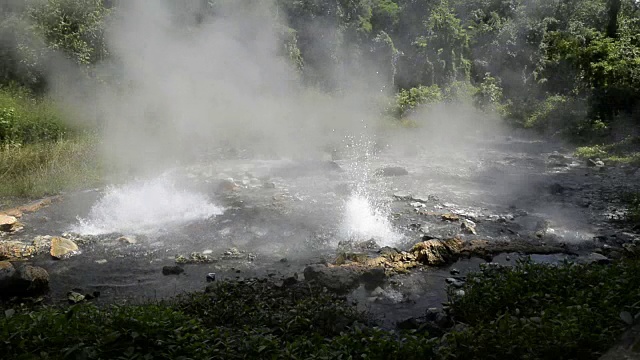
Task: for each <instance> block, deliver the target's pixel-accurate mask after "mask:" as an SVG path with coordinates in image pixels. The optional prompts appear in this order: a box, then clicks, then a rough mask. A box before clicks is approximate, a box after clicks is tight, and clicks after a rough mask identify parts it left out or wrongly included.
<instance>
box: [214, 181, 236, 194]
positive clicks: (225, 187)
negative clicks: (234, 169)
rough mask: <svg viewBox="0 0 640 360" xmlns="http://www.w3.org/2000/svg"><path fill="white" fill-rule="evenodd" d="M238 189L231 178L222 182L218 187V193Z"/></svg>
mask: <svg viewBox="0 0 640 360" xmlns="http://www.w3.org/2000/svg"><path fill="white" fill-rule="evenodd" d="M238 189H240V185H238V184H236V183H235V181H234V180H233V179H232V178H229V179H226V180H222V181H221V182H220V185H218V192H231V191H236V190H238Z"/></svg>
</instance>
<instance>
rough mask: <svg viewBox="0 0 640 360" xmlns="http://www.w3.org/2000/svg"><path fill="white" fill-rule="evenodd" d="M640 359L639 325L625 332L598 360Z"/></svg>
mask: <svg viewBox="0 0 640 360" xmlns="http://www.w3.org/2000/svg"><path fill="white" fill-rule="evenodd" d="M621 359H625V360H638V359H640V324H637V325H635V326H633V327H631V328H630V329H629V330H627V331H626V332H625V333H624V334H622V336H621V337H620V339H618V341H617V342H616V344H615V345H614V346H613V347H611V348H610V349H609V351H607V352H606V353H605V354H604V355H603V356H602V357H600V360H621Z"/></svg>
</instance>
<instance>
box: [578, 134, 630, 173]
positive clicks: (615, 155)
mask: <svg viewBox="0 0 640 360" xmlns="http://www.w3.org/2000/svg"><path fill="white" fill-rule="evenodd" d="M575 154H576V156H578V157H580V158H583V159H595V158H600V159H601V160H603V161H605V162H608V163H615V164H630V165H635V166H640V137H637V136H635V137H634V136H629V137H627V138H626V139H624V140H622V141H618V142H615V143H611V144H606V145H604V144H603V145H592V146H582V147H579V148H577V149H576V152H575Z"/></svg>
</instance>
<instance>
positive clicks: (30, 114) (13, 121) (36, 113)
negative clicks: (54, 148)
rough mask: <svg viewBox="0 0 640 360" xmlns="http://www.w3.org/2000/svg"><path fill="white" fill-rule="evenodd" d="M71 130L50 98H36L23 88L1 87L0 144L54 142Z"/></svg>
mask: <svg viewBox="0 0 640 360" xmlns="http://www.w3.org/2000/svg"><path fill="white" fill-rule="evenodd" d="M68 132H70V129H69V128H68V127H67V126H65V125H64V123H63V121H62V118H61V116H60V114H59V112H58V110H57V109H56V108H55V106H54V105H53V104H52V103H51V102H50V101H48V100H35V99H34V98H32V97H31V96H30V95H29V93H28V92H25V91H24V90H21V89H1V88H0V145H14V146H15V145H17V146H19V145H23V144H30V143H36V142H41V141H53V140H58V139H61V138H62V137H64V136H65V135H66V134H67V133H68Z"/></svg>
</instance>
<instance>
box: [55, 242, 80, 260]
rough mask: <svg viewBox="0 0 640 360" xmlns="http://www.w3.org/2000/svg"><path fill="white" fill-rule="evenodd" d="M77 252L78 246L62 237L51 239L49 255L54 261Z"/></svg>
mask: <svg viewBox="0 0 640 360" xmlns="http://www.w3.org/2000/svg"><path fill="white" fill-rule="evenodd" d="M77 252H78V245H76V243H74V242H73V241H71V240H69V239H65V238H62V237H53V238H51V251H50V254H51V256H52V257H53V258H54V259H57V260H61V259H64V258H67V257H70V256H72V255H74V254H75V253H77Z"/></svg>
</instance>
